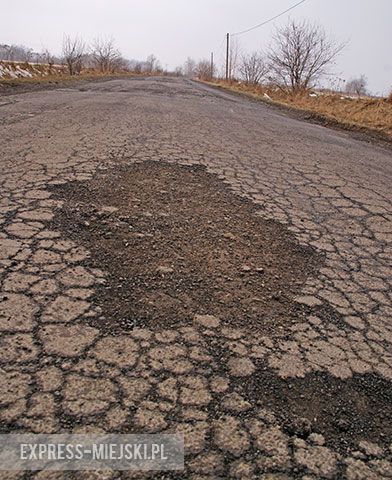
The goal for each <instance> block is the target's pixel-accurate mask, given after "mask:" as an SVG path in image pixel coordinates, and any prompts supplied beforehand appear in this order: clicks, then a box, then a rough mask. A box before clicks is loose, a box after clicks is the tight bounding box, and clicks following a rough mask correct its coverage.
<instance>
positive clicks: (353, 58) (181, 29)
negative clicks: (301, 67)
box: [0, 0, 392, 93]
mask: <svg viewBox="0 0 392 480" xmlns="http://www.w3.org/2000/svg"><path fill="white" fill-rule="evenodd" d="M297 1H298V0H242V1H240V2H239V1H238V0H140V1H136V0H56V1H54V0H18V1H9V0H0V12H1V15H0V18H1V30H0V43H7V44H10V43H22V44H25V45H28V46H31V47H32V48H33V49H35V50H41V49H42V48H43V47H47V48H49V49H50V50H52V51H53V52H55V53H60V51H61V43H62V37H63V34H64V33H69V34H80V35H81V36H83V38H84V39H85V40H86V41H90V40H92V39H94V38H95V37H96V36H98V35H102V36H107V37H110V36H113V37H114V38H115V39H116V43H117V46H118V47H119V49H120V50H121V52H122V53H123V55H124V56H125V57H127V58H135V59H145V58H146V57H147V55H149V54H150V53H154V54H155V55H156V56H157V57H158V58H159V59H160V61H161V64H162V66H163V67H166V66H167V67H168V68H174V67H175V66H176V65H179V64H182V63H183V62H184V61H185V59H186V57H187V56H191V57H194V58H195V59H200V58H203V57H209V55H210V52H211V51H214V52H215V56H216V58H218V59H220V58H222V55H223V45H222V40H223V39H224V34H225V33H226V32H236V31H239V30H243V29H246V28H248V27H251V26H252V25H254V24H257V23H260V22H262V21H263V20H265V19H268V18H270V17H272V16H274V15H276V14H277V13H279V12H281V11H283V10H285V9H286V8H288V7H290V6H291V5H293V4H295V3H296V2H297ZM289 17H290V18H293V19H308V20H310V21H312V22H317V23H320V24H321V25H323V26H324V28H325V29H326V31H327V32H328V33H329V34H331V35H332V36H334V37H335V38H336V39H337V40H339V41H346V40H348V41H349V45H348V46H347V48H346V49H345V50H344V52H343V53H342V54H341V56H340V58H339V60H338V63H337V65H336V67H335V68H334V71H335V72H336V74H337V76H341V77H342V78H345V79H348V78H350V77H352V76H358V75H360V74H361V73H363V74H365V75H366V76H367V77H368V80H369V87H370V89H371V90H372V92H373V93H386V92H388V91H389V90H390V88H391V87H392V55H391V46H392V0H307V1H306V2H305V3H303V4H302V5H300V6H298V7H297V8H296V9H294V10H292V11H291V12H290V13H288V14H286V15H284V16H283V17H280V18H279V19H277V20H275V21H274V22H272V23H270V24H268V25H266V26H264V27H262V28H260V29H257V30H254V31H253V32H250V33H248V34H245V35H243V36H241V37H238V38H239V40H240V43H241V47H242V49H243V50H245V51H246V50H254V49H259V48H262V47H263V48H265V47H266V46H267V45H268V43H269V41H270V38H271V33H272V31H273V28H274V27H275V26H279V25H281V24H282V23H285V22H287V20H288V18H289Z"/></svg>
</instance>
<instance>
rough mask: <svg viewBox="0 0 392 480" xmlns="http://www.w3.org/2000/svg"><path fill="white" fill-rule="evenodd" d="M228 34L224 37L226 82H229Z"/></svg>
mask: <svg viewBox="0 0 392 480" xmlns="http://www.w3.org/2000/svg"><path fill="white" fill-rule="evenodd" d="M229 53H230V33H228V34H227V35H226V82H228V81H229Z"/></svg>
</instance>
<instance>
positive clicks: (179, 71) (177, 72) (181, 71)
mask: <svg viewBox="0 0 392 480" xmlns="http://www.w3.org/2000/svg"><path fill="white" fill-rule="evenodd" d="M174 74H175V76H176V77H182V76H183V75H184V69H183V68H182V66H181V65H178V66H177V67H176V68H175V69H174Z"/></svg>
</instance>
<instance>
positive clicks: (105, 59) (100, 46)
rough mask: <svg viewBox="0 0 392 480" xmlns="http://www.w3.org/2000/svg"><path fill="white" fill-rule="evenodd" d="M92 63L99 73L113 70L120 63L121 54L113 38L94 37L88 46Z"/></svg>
mask: <svg viewBox="0 0 392 480" xmlns="http://www.w3.org/2000/svg"><path fill="white" fill-rule="evenodd" d="M90 52H91V56H92V59H93V63H94V64H95V66H96V67H97V68H98V69H99V71H100V72H101V73H108V72H113V71H114V70H116V68H117V67H118V65H119V63H120V58H121V54H120V52H119V50H117V48H116V46H115V43H114V39H113V38H109V39H103V38H96V39H95V40H94V42H93V44H92V46H91V48H90Z"/></svg>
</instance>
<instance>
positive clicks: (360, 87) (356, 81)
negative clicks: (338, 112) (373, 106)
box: [346, 75, 367, 97]
mask: <svg viewBox="0 0 392 480" xmlns="http://www.w3.org/2000/svg"><path fill="white" fill-rule="evenodd" d="M366 87H367V78H366V77H365V75H361V76H360V77H358V78H352V79H351V80H349V81H348V82H347V83H346V92H347V93H355V94H356V95H358V97H360V96H361V95H366V94H367V89H366Z"/></svg>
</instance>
